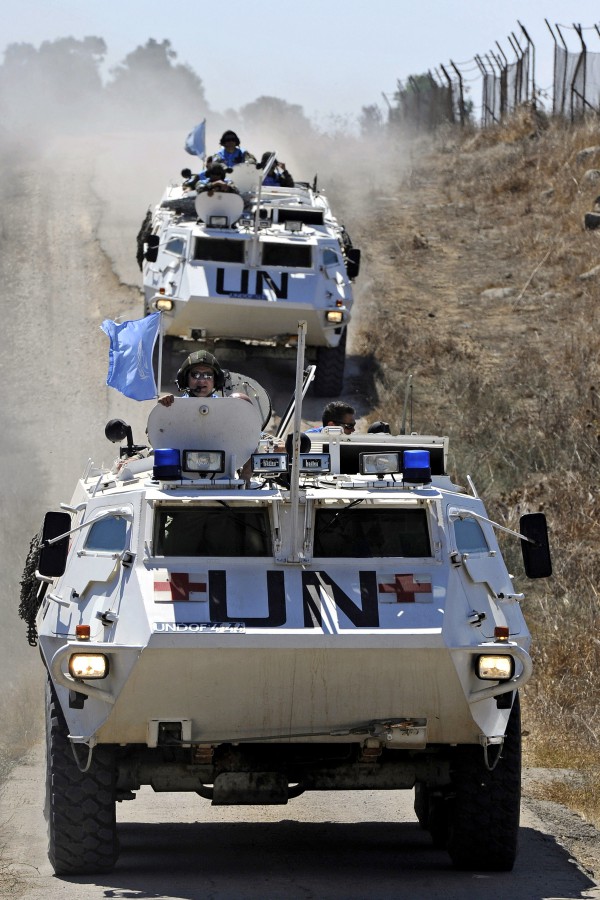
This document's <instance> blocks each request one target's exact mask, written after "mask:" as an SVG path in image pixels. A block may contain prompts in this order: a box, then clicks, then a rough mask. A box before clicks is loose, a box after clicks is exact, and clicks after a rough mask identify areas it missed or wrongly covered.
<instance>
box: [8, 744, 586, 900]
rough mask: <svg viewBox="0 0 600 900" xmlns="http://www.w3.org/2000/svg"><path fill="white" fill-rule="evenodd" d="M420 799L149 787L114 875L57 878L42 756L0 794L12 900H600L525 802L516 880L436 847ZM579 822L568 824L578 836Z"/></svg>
mask: <svg viewBox="0 0 600 900" xmlns="http://www.w3.org/2000/svg"><path fill="white" fill-rule="evenodd" d="M412 799H413V794H412V791H400V792H392V791H381V792H363V791H357V792H350V791H348V792H343V793H339V794H335V795H332V794H329V793H324V794H307V795H305V796H303V797H300V798H298V799H296V800H294V801H292V802H290V803H289V805H287V806H285V807H277V806H272V807H268V806H267V807H265V806H262V807H260V806H257V807H230V808H227V807H212V806H210V804H209V803H208V801H206V800H202V799H200V798H199V797H196V796H194V795H191V794H190V795H181V794H155V793H153V791H152V790H151V789H150V788H144V789H142V790H141V791H140V792H139V794H138V797H137V799H136V800H134V801H130V802H126V803H121V804H119V809H118V811H117V818H118V821H119V836H120V840H121V856H120V859H119V862H118V863H117V867H116V869H115V870H114V872H112V873H111V874H110V875H97V876H95V877H93V878H68V879H67V878H56V877H54V876H53V874H52V869H51V867H50V864H49V862H48V860H47V858H46V835H45V827H44V819H43V815H42V808H43V803H44V763H43V747H42V745H39V746H38V747H37V748H35V751H34V752H33V753H32V754H31V755H30V757H29V759H28V761H27V762H26V763H24V764H23V765H22V766H20V767H19V768H18V769H17V770H16V771H15V772H14V773H13V777H12V778H11V780H10V782H9V784H8V785H6V786H5V789H4V792H3V794H2V828H1V829H0V842H1V843H2V844H3V845H4V858H5V862H6V864H7V867H8V868H7V873H9V874H10V877H11V884H10V885H7V887H6V888H5V893H3V894H2V896H3V897H6V898H9V897H11V898H12V897H14V898H24V900H54V898H61V900H71V898H72V900H82V898H88V897H89V898H94V900H95V898H98V897H106V898H109V897H115V898H116V897H121V898H124V897H139V898H142V897H144V898H149V897H156V898H161V900H167V898H168V900H171V898H172V900H196V898H203V900H206V898H211V900H216V898H222V900H234V898H236V900H237V898H244V900H246V898H247V900H250V898H265V897H268V898H269V900H276V898H285V900H293V898H303V900H307V898H315V900H317V898H318V900H324V898H340V900H341V898H344V900H349V898H357V900H358V898H360V900H364V898H366V897H378V898H386V897H390V898H391V897H427V898H428V900H433V898H438V897H439V898H442V897H443V898H444V900H463V898H464V897H465V896H472V897H476V898H477V900H488V898H489V900H492V898H493V900H497V898H499V897H503V896H504V897H505V896H509V895H510V897H511V900H538V898H539V900H542V898H549V897H552V898H555V900H559V898H576V897H577V898H588V900H591V898H595V900H598V898H600V886H599V883H598V882H597V881H596V880H595V879H594V878H592V877H590V876H589V875H588V874H586V873H585V872H584V871H582V869H581V868H580V867H579V866H578V865H577V864H576V863H575V861H574V860H573V859H572V857H571V853H570V851H569V850H568V849H567V848H565V847H563V846H561V845H560V844H559V843H557V840H556V838H555V836H554V835H553V833H552V831H551V830H550V829H549V827H548V825H547V824H545V823H544V822H543V821H542V820H541V819H540V818H539V817H538V815H536V812H535V811H534V809H533V807H532V806H531V805H530V804H528V803H527V802H525V803H524V806H523V812H522V828H521V838H520V855H519V857H518V860H517V864H516V866H515V869H514V871H513V872H512V873H509V874H507V873H502V874H498V873H485V874H484V873H476V872H475V873H472V872H470V873H466V872H456V871H454V870H453V869H452V868H451V867H450V862H449V858H448V856H447V855H446V854H445V853H444V852H442V851H438V850H435V849H434V848H433V846H432V844H431V840H430V838H429V835H428V834H427V833H426V832H424V831H422V830H421V829H420V828H419V825H418V823H417V821H416V818H415V816H414V813H413V811H412ZM576 818H577V817H575V816H572V817H571V818H570V819H567V820H565V821H564V825H565V826H566V829H567V831H568V832H570V833H574V831H575V830H576V828H577V822H576Z"/></svg>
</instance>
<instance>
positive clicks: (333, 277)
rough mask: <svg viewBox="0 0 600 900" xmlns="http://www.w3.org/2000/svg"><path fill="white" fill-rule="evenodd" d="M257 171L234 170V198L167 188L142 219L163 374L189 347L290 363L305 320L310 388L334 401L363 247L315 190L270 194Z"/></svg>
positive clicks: (142, 248) (143, 260)
mask: <svg viewBox="0 0 600 900" xmlns="http://www.w3.org/2000/svg"><path fill="white" fill-rule="evenodd" d="M266 170H268V166H267V167H266ZM263 171H264V170H260V169H257V168H256V165H255V164H253V163H247V164H243V165H239V166H235V167H234V169H233V170H232V171H231V175H230V178H231V180H232V182H233V184H234V185H235V186H236V188H237V189H238V190H239V193H218V192H215V193H214V194H213V195H212V196H209V194H208V193H206V192H199V193H197V192H196V190H192V189H189V188H188V186H187V185H186V182H182V183H180V184H177V185H174V186H171V187H169V188H167V190H166V192H165V194H164V196H163V198H162V201H161V203H160V204H159V205H158V206H157V207H156V209H155V210H154V211H153V212H149V213H148V215H147V217H146V219H145V221H144V223H143V225H142V228H141V230H140V234H139V236H138V262H139V264H140V267H141V269H142V273H143V289H144V310H145V313H146V314H148V313H150V312H154V311H156V310H157V309H160V310H162V311H163V313H164V315H163V333H164V344H163V368H164V369H165V371H166V372H168V373H170V374H172V373H174V372H175V371H176V370H177V368H178V366H179V363H181V361H182V359H183V358H184V357H185V356H187V355H188V354H189V353H190V352H192V351H193V350H194V349H198V347H196V346H195V345H194V343H193V342H195V341H201V342H202V345H204V346H208V347H209V349H211V350H214V349H216V352H217V354H219V353H220V352H221V350H222V349H223V348H226V347H229V348H231V349H234V350H236V351H239V350H240V349H243V350H244V353H245V355H246V356H252V355H254V356H256V357H258V358H264V357H266V356H269V355H271V356H273V355H275V356H278V357H282V356H283V357H289V358H290V359H295V356H296V339H297V338H296V331H297V323H298V320H299V319H303V320H305V321H306V322H307V336H306V344H307V358H308V360H309V361H311V362H315V363H316V364H317V375H316V378H315V381H314V385H313V391H314V393H316V394H317V395H318V396H337V395H338V394H339V393H340V391H341V389H342V385H343V376H344V363H345V356H346V334H347V328H348V324H349V322H350V314H351V309H352V303H353V295H352V281H353V279H354V278H355V277H356V276H357V275H358V272H359V266H360V251H359V250H357V249H356V248H354V247H353V246H352V243H351V240H350V238H349V236H348V233H347V232H346V231H345V229H344V228H343V226H342V225H341V224H340V223H339V222H338V221H337V219H336V218H335V216H334V215H333V213H332V211H331V209H330V206H329V203H328V201H327V198H326V196H325V195H324V194H323V193H322V192H321V191H318V190H317V189H316V185H313V186H310V185H309V184H308V183H305V182H296V184H295V187H266V186H264V185H262V184H261V181H260V179H261V177H262V174H263ZM186 174H189V172H188V173H186ZM202 345H201V346H202ZM163 380H164V379H163Z"/></svg>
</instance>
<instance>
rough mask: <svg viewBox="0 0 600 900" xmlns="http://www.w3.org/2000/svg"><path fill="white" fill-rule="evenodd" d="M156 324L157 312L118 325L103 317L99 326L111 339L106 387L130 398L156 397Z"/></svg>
mask: <svg viewBox="0 0 600 900" xmlns="http://www.w3.org/2000/svg"><path fill="white" fill-rule="evenodd" d="M159 326H160V313H159V312H156V313H152V315H150V316H146V318H145V319H135V320H134V321H131V322H121V323H120V324H117V322H112V321H111V320H110V319H105V320H104V322H103V323H102V325H101V326H100V327H101V329H102V331H104V333H105V334H107V335H108V337H109V338H110V349H109V351H108V376H107V378H106V383H107V384H108V385H109V387H112V388H115V389H116V390H117V391H121V393H122V394H125V396H126V397H130V398H131V399H132V400H153V399H154V398H155V397H156V396H157V391H156V382H155V380H154V372H153V371H152V353H153V350H154V344H155V343H156V336H157V334H158V329H159Z"/></svg>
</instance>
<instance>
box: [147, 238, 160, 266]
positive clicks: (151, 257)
mask: <svg viewBox="0 0 600 900" xmlns="http://www.w3.org/2000/svg"><path fill="white" fill-rule="evenodd" d="M159 244H160V237H159V236H158V235H157V234H149V235H148V240H147V241H146V249H145V251H144V259H147V260H148V262H156V258H157V256H158V245H159Z"/></svg>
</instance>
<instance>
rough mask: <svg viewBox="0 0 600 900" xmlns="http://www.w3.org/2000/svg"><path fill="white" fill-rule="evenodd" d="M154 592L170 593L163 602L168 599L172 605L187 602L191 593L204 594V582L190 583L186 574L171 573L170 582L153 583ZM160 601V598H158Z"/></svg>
mask: <svg viewBox="0 0 600 900" xmlns="http://www.w3.org/2000/svg"><path fill="white" fill-rule="evenodd" d="M154 592H155V594H162V593H167V592H169V593H170V598H166V597H165V598H164V599H165V600H167V602H168V600H169V599H170V600H171V602H172V603H174V602H175V601H180V602H183V601H188V600H191V599H192V598H191V597H190V594H191V593H192V592H194V593H198V594H205V593H206V582H205V581H190V576H189V574H188V573H187V572H171V580H170V581H155V582H154ZM160 599H162V598H160Z"/></svg>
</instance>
